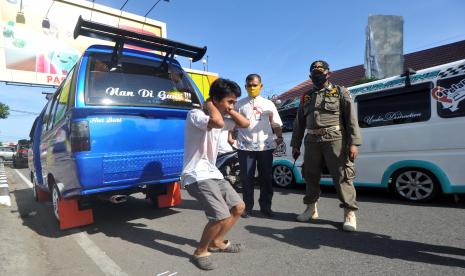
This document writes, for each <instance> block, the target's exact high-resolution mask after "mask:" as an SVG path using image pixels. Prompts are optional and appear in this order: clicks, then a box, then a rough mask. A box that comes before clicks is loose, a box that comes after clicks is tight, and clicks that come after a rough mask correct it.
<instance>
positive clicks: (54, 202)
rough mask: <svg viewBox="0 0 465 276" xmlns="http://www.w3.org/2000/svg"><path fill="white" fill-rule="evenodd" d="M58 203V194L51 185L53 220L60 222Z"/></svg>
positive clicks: (56, 189) (55, 188)
mask: <svg viewBox="0 0 465 276" xmlns="http://www.w3.org/2000/svg"><path fill="white" fill-rule="evenodd" d="M59 201H60V192H59V191H58V188H57V186H56V185H53V188H52V207H53V214H54V215H55V218H56V219H57V220H58V221H60V216H59V215H58V202H59Z"/></svg>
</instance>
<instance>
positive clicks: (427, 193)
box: [392, 168, 439, 202]
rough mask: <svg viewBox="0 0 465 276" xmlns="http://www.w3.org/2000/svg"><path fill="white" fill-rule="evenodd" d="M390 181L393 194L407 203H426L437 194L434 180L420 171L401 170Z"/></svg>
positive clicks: (437, 190) (436, 184)
mask: <svg viewBox="0 0 465 276" xmlns="http://www.w3.org/2000/svg"><path fill="white" fill-rule="evenodd" d="M392 179H393V181H392V183H393V185H392V186H393V189H394V191H395V193H396V194H397V195H398V196H400V197H401V198H403V199H406V200H409V201H413V202H426V201H429V200H431V199H433V198H434V197H435V196H436V195H437V194H438V192H439V185H438V183H437V180H436V178H435V177H434V176H433V175H432V174H431V173H429V172H427V171H424V170H421V169H415V168H411V169H406V170H402V171H400V172H398V173H396V174H395V176H394V177H393V178H392Z"/></svg>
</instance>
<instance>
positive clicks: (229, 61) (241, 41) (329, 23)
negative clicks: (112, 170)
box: [0, 0, 465, 141]
mask: <svg viewBox="0 0 465 276" xmlns="http://www.w3.org/2000/svg"><path fill="white" fill-rule="evenodd" d="M156 1H158V0H129V2H128V3H127V4H126V6H125V7H124V11H127V12H131V13H135V14H138V15H141V16H143V15H145V14H146V12H147V11H148V10H149V9H150V8H151V7H152V6H153V4H155V2H156ZM90 2H91V1H90ZM125 2H126V0H95V3H97V4H101V5H105V6H110V7H113V8H116V9H120V8H121V6H122V5H123V4H124V3H125ZM464 12H465V1H463V0H441V1H440V0H428V1H425V0H423V1H421V0H410V1H405V0H376V1H375V0H360V1H356V0H354V1H346V0H333V1H309V0H287V1H274V0H229V1H227V0H195V1H193V0H170V1H169V2H165V1H160V2H159V3H158V4H157V6H156V7H155V8H154V9H153V10H152V12H151V13H150V14H149V15H148V17H149V18H152V19H155V20H158V21H162V22H165V23H166V24H167V37H168V38H169V39H172V40H176V41H180V42H185V43H188V44H193V45H197V46H207V47H208V51H207V56H208V70H209V71H211V72H215V73H218V74H219V75H220V76H221V77H224V78H228V79H231V80H234V81H236V82H237V83H239V85H240V86H241V87H243V84H244V79H245V77H246V76H247V74H250V73H258V74H260V75H261V76H262V82H263V84H264V88H263V92H262V94H263V95H266V96H269V95H273V94H277V95H279V94H281V93H283V92H285V91H287V90H288V89H290V88H292V87H293V86H295V85H297V84H299V83H301V82H303V81H305V80H306V79H308V74H309V72H308V68H309V65H310V63H311V62H312V61H313V60H316V59H324V60H326V61H327V62H328V63H329V64H330V67H331V70H338V69H342V68H346V67H350V66H355V65H359V64H363V61H364V51H365V28H366V26H367V22H368V16H369V15H378V14H380V15H398V16H402V17H403V19H404V54H407V53H411V52H416V51H420V50H424V49H428V48H432V47H436V46H440V45H444V44H448V43H452V42H456V41H460V40H465V16H464V15H463V14H464ZM205 58H207V57H206V56H205ZM178 60H179V61H180V62H181V64H182V65H183V66H184V67H189V61H188V60H187V59H185V58H182V57H180V58H178ZM192 68H193V69H198V70H203V64H202V63H201V62H197V63H194V64H192ZM43 91H50V89H44V88H30V87H24V86H21V87H15V86H11V85H5V84H3V83H0V102H3V103H6V104H8V105H9V106H10V108H11V109H14V110H25V111H29V112H35V113H38V112H40V110H41V109H42V107H43V106H44V105H45V98H44V97H43V95H42V94H41V92H43ZM242 93H243V94H245V89H243V91H242ZM34 117H35V116H34V115H30V114H25V113H18V112H11V115H10V117H9V118H8V119H6V120H1V119H0V141H16V140H18V139H23V138H27V137H28V134H29V130H30V127H31V125H32V122H33V120H34Z"/></svg>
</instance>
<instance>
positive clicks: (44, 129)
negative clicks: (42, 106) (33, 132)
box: [42, 99, 53, 133]
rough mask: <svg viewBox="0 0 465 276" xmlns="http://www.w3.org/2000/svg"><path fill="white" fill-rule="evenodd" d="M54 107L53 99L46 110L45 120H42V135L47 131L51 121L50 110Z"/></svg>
mask: <svg viewBox="0 0 465 276" xmlns="http://www.w3.org/2000/svg"><path fill="white" fill-rule="evenodd" d="M52 105H53V99H51V100H49V101H48V103H47V106H46V110H45V112H44V118H43V120H42V133H44V132H46V131H47V124H48V122H49V120H50V109H51V108H52Z"/></svg>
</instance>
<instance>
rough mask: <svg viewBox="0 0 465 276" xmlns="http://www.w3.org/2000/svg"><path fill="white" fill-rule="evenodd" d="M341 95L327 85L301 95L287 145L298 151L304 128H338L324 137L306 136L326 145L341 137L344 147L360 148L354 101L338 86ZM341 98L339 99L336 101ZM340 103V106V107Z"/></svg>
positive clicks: (310, 139) (346, 91) (333, 87)
mask: <svg viewBox="0 0 465 276" xmlns="http://www.w3.org/2000/svg"><path fill="white" fill-rule="evenodd" d="M340 89H341V93H340V94H341V95H340V94H339V91H338V89H337V88H336V86H334V85H332V84H331V83H330V84H329V85H328V86H326V87H325V88H323V89H321V90H318V89H317V88H313V89H312V90H310V91H309V92H308V93H306V94H305V96H304V99H303V101H302V103H301V104H300V106H299V109H298V111H297V116H296V118H295V121H294V130H293V132H292V140H291V146H292V147H296V148H300V146H301V144H302V139H303V137H304V134H305V130H306V129H320V128H327V127H332V126H340V128H341V129H340V130H332V131H329V132H328V133H326V134H325V135H313V134H309V135H308V136H309V138H307V139H309V141H310V142H327V141H335V140H340V139H343V138H345V139H346V143H347V144H348V145H357V146H358V145H361V143H362V139H361V136H360V128H359V126H358V120H357V114H356V113H355V107H354V102H353V100H352V97H351V96H350V93H349V91H348V90H347V89H346V88H344V87H340ZM339 97H342V100H341V99H340V98H339ZM341 104H343V106H340V105H341Z"/></svg>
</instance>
